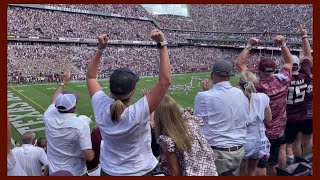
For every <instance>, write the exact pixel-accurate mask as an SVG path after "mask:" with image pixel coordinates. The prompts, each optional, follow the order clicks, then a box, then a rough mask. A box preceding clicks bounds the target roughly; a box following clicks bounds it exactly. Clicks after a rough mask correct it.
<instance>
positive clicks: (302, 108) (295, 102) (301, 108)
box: [287, 59, 311, 121]
mask: <svg viewBox="0 0 320 180" xmlns="http://www.w3.org/2000/svg"><path fill="white" fill-rule="evenodd" d="M310 74H311V62H310V60H309V59H304V60H303V62H302V64H301V68H300V70H299V74H298V75H292V78H291V82H290V86H289V89H288V90H289V92H288V101H287V119H288V121H299V120H303V119H304V118H305V116H306V115H307V90H308V89H307V88H308V84H310V82H311V78H310Z"/></svg>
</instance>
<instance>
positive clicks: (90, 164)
mask: <svg viewBox="0 0 320 180" xmlns="http://www.w3.org/2000/svg"><path fill="white" fill-rule="evenodd" d="M101 140H102V137H101V133H100V129H99V128H98V127H95V128H94V129H93V130H92V132H91V141H92V149H93V150H94V152H95V154H94V158H93V160H92V161H87V169H88V170H90V169H93V168H95V167H97V166H98V165H99V163H100V161H99V158H100V144H101Z"/></svg>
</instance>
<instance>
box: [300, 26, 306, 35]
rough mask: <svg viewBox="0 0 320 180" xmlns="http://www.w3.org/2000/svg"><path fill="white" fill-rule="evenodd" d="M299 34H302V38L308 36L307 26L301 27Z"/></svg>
mask: <svg viewBox="0 0 320 180" xmlns="http://www.w3.org/2000/svg"><path fill="white" fill-rule="evenodd" d="M299 34H300V36H305V35H307V30H306V27H305V25H301V26H300V28H299Z"/></svg>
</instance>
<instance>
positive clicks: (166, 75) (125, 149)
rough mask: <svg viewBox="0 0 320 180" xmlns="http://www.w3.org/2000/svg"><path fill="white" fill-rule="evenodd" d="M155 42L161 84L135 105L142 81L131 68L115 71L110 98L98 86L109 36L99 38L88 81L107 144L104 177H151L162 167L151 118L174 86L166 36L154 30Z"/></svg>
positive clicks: (102, 154)
mask: <svg viewBox="0 0 320 180" xmlns="http://www.w3.org/2000/svg"><path fill="white" fill-rule="evenodd" d="M151 38H152V39H153V40H154V41H155V42H156V43H157V45H158V48H159V53H160V65H159V66H160V75H159V81H158V83H157V84H156V85H155V86H154V88H153V89H152V90H151V91H150V92H148V93H147V95H146V96H144V97H143V98H141V99H140V100H138V101H137V102H136V103H134V104H132V105H131V102H132V99H133V95H134V93H135V86H136V82H137V81H138V80H139V77H138V76H137V75H136V74H134V73H133V72H132V71H131V70H129V69H128V68H120V69H116V70H114V71H113V73H112V74H111V77H110V81H109V83H110V84H109V86H110V92H111V93H110V95H109V96H107V95H106V94H105V93H104V92H103V91H102V88H101V86H100V85H99V83H98V82H97V79H96V77H97V74H98V67H99V64H100V59H101V56H102V53H103V50H104V49H105V48H106V47H107V42H108V39H109V36H108V35H106V34H103V35H101V36H99V38H98V42H99V46H98V50H97V51H96V53H95V55H94V57H93V59H92V61H91V62H90V64H89V67H88V72H87V78H86V81H87V86H88V89H89V94H90V96H91V101H92V106H93V110H94V115H95V120H96V123H97V125H98V127H99V128H100V130H101V136H102V140H103V141H104V146H103V148H102V149H101V152H100V163H101V175H102V176H110V175H111V176H119V175H138V176H141V175H144V176H150V175H151V174H152V173H151V172H152V170H153V169H154V168H155V167H156V165H157V164H158V161H157V159H156V158H155V157H154V156H153V154H152V150H151V136H150V134H151V132H150V131H151V129H150V123H149V121H150V118H149V116H150V114H151V113H152V112H153V111H154V110H155V108H156V107H157V106H158V104H159V103H160V102H161V99H162V98H163V96H164V95H165V93H166V91H167V89H168V87H169V85H170V83H171V68H170V62H169V55H168V49H167V42H166V39H165V37H164V34H163V33H162V32H161V31H160V30H157V29H154V30H152V32H151Z"/></svg>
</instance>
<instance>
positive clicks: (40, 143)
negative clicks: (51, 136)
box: [36, 137, 47, 153]
mask: <svg viewBox="0 0 320 180" xmlns="http://www.w3.org/2000/svg"><path fill="white" fill-rule="evenodd" d="M36 145H37V146H38V147H41V148H42V149H43V150H44V152H46V153H47V139H46V138H45V137H40V138H39V139H38V141H37V144H36Z"/></svg>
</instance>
